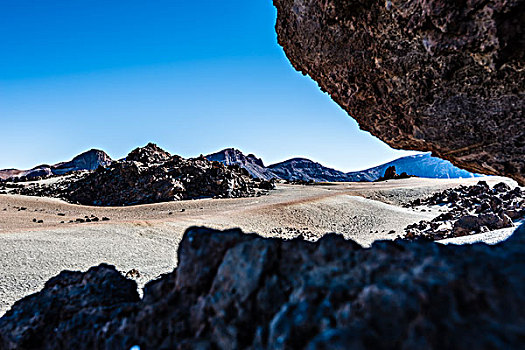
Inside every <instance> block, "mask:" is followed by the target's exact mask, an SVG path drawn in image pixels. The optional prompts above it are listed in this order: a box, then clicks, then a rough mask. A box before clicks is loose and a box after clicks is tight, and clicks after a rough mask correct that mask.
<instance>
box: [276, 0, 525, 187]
mask: <svg viewBox="0 0 525 350" xmlns="http://www.w3.org/2000/svg"><path fill="white" fill-rule="evenodd" d="M274 5H275V6H276V8H277V24H276V30H277V34H278V41H279V43H280V44H281V45H282V47H283V48H284V51H285V53H286V55H287V57H288V58H289V60H290V62H291V63H292V65H293V66H294V67H295V69H297V70H298V71H300V72H302V73H303V74H307V75H309V76H310V77H312V78H313V79H314V80H315V81H316V82H317V83H318V84H319V86H320V87H321V89H322V90H323V91H327V92H328V93H329V94H330V96H331V97H332V99H333V100H334V101H335V102H337V103H338V104H339V105H340V106H341V107H343V108H344V109H345V110H346V111H347V112H348V113H349V114H350V116H352V117H353V118H355V119H356V120H357V121H358V123H359V125H360V127H361V128H362V129H363V130H366V131H369V132H371V133H372V134H373V135H375V136H377V137H379V138H380V139H381V140H383V141H385V142H386V143H388V144H389V145H390V146H392V147H395V148H402V149H414V150H421V151H432V152H433V154H435V155H437V156H439V157H441V158H444V159H448V160H450V161H451V162H452V163H454V164H455V165H457V166H459V167H462V168H464V169H467V170H470V171H473V172H477V173H484V174H498V175H504V176H510V177H512V178H514V179H516V180H517V181H518V182H519V183H520V184H522V185H523V184H525V133H524V130H525V128H524V127H523V125H524V124H525V119H524V110H525V98H524V96H525V89H524V87H525V73H524V72H525V69H524V66H525V62H524V56H525V35H524V34H525V30H524V25H525V1H523V0H491V1H481V0H475V1H447V0H430V1H419V0H388V1H384V0H323V1H321V0H294V1H291V0H274Z"/></svg>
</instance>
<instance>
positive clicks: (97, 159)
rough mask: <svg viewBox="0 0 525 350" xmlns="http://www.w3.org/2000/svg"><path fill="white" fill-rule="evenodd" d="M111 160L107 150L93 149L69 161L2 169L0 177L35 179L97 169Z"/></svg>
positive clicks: (23, 179)
mask: <svg viewBox="0 0 525 350" xmlns="http://www.w3.org/2000/svg"><path fill="white" fill-rule="evenodd" d="M111 162H112V159H111V157H110V156H108V155H107V154H106V152H104V151H101V150H98V149H91V150H89V151H86V152H84V153H81V154H79V155H78V156H76V157H75V158H73V159H72V160H70V161H69V162H62V163H58V164H55V165H39V166H37V167H34V168H33V169H29V170H18V169H4V170H0V179H2V180H20V181H25V180H33V179H36V178H41V177H49V176H53V175H64V174H68V173H72V172H75V171H80V170H95V169H97V168H98V167H99V166H102V167H105V166H108V165H110V164H111Z"/></svg>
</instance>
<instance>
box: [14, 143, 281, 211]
mask: <svg viewBox="0 0 525 350" xmlns="http://www.w3.org/2000/svg"><path fill="white" fill-rule="evenodd" d="M273 187H274V185H273V183H271V182H268V181H263V180H258V181H255V180H254V179H253V178H252V177H251V176H250V175H249V174H248V172H247V171H246V170H245V169H242V168H240V167H239V166H236V165H233V166H226V165H224V164H221V163H219V162H211V161H209V160H207V159H206V158H204V157H199V158H190V159H184V158H182V157H180V156H177V155H171V154H169V153H168V152H166V151H164V150H163V149H161V148H160V147H158V146H157V145H155V144H153V143H149V144H147V145H146V146H144V147H138V148H136V149H134V150H133V151H131V152H130V153H129V154H128V155H127V156H126V158H125V159H124V160H120V161H113V162H112V163H111V165H109V166H107V167H102V166H100V167H98V168H97V169H96V170H95V171H93V172H90V173H85V174H77V176H70V177H66V178H63V179H61V180H59V181H57V182H54V183H51V184H42V185H40V184H29V185H28V186H26V187H23V188H19V189H15V190H14V191H13V192H14V193H18V194H24V195H31V196H47V197H58V198H62V199H65V200H67V201H69V202H72V203H80V204H87V205H99V206H120V205H134V204H144V203H157V202H166V201H173V200H181V199H195V198H234V197H249V196H257V195H261V194H264V193H267V190H269V189H272V188H273Z"/></svg>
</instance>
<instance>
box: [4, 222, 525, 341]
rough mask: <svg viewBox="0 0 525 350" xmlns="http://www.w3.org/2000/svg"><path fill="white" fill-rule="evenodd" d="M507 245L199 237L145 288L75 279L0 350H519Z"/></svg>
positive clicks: (515, 261) (8, 333) (14, 316)
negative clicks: (140, 294)
mask: <svg viewBox="0 0 525 350" xmlns="http://www.w3.org/2000/svg"><path fill="white" fill-rule="evenodd" d="M521 231H522V232H521V233H518V232H517V233H515V234H514V236H513V237H512V238H511V239H510V240H509V241H508V242H505V243H502V244H499V245H497V246H487V245H485V244H475V245H470V246H462V247H457V246H442V245H439V244H435V243H429V242H408V241H396V242H376V243H374V244H373V246H372V247H371V248H370V249H364V248H361V247H360V246H358V245H357V244H356V243H354V242H352V241H345V240H344V239H343V238H342V237H341V236H338V235H334V234H332V235H327V236H325V237H323V238H321V239H320V240H319V241H318V242H315V243H312V242H307V241H302V240H298V239H295V240H291V241H283V240H279V239H265V238H261V237H259V236H256V235H246V234H243V233H242V232H241V231H239V230H231V231H225V232H218V231H214V230H210V229H205V228H191V229H189V230H188V231H187V232H186V233H185V235H184V238H183V240H182V242H181V244H180V247H179V253H178V262H179V266H178V268H177V269H175V271H173V272H172V273H169V274H166V275H163V276H161V277H160V278H159V279H157V280H154V281H152V282H150V283H149V284H148V285H147V286H146V287H145V290H144V298H143V300H141V301H138V297H137V293H136V290H135V289H134V288H135V283H134V282H133V281H130V280H126V279H125V278H124V277H123V276H121V275H119V274H118V273H117V272H116V271H115V270H114V268H111V267H108V266H104V265H102V266H100V267H97V268H92V269H91V270H90V271H88V272H87V273H78V272H77V273H72V272H63V273H62V274H60V275H59V276H58V277H55V278H53V279H52V280H50V281H49V282H48V283H47V284H46V286H45V288H44V289H43V290H42V291H41V292H39V293H37V294H34V295H32V296H29V297H27V298H24V299H22V300H21V301H19V302H17V303H16V304H15V305H14V306H13V308H12V309H11V311H9V312H8V313H7V314H6V315H5V316H4V317H3V318H2V319H0V348H2V349H19V348H30V347H32V348H39V349H72V348H75V349H91V348H105V349H130V348H131V347H132V346H134V345H139V346H140V348H141V349H194V348H199V349H217V348H218V349H241V348H255V349H276V348H277V349H303V348H307V349H327V348H330V349H334V348H337V349H365V348H366V349H429V348H433V349H446V348H449V349H450V348H454V349H489V348H493V349H494V348H499V349H503V348H505V349H519V348H520V347H522V345H523V339H524V337H525V316H524V315H525V309H524V306H523V305H525V276H524V274H523V269H524V268H525V246H524V245H525V230H523V229H522V230H521Z"/></svg>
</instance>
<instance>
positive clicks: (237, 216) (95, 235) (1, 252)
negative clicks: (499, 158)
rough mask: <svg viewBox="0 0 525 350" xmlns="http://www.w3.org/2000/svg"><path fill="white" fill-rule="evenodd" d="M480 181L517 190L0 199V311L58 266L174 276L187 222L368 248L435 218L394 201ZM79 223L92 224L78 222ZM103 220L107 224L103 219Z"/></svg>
mask: <svg viewBox="0 0 525 350" xmlns="http://www.w3.org/2000/svg"><path fill="white" fill-rule="evenodd" d="M480 180H485V181H487V182H488V183H489V184H490V185H494V184H495V183H497V182H501V181H505V182H507V183H509V184H510V185H512V186H515V185H516V183H515V182H514V181H512V180H509V179H505V178H498V177H489V178H483V179H480V178H476V179H455V180H435V179H419V178H411V179H405V180H393V181H386V182H382V183H331V184H318V185H314V186H298V185H278V186H277V189H276V190H274V191H272V192H271V194H270V195H268V196H261V197H255V198H237V199H213V200H211V199H207V200H191V201H178V202H167V203H159V204H149V205H139V206H132V207H105V208H104V207H89V206H80V205H73V204H68V203H66V202H63V201H60V200H57V199H50V198H36V197H26V196H17V195H0V240H1V242H0V247H1V248H0V258H1V260H2V267H3V269H2V270H3V271H2V274H1V275H0V315H1V314H3V313H4V312H5V311H6V310H7V309H8V308H9V307H10V305H12V303H13V302H14V301H16V300H18V299H20V298H21V297H23V296H25V295H27V294H30V293H33V292H36V291H38V290H40V289H41V288H42V287H43V285H44V283H45V281H47V280H48V279H49V278H50V277H52V276H54V275H56V274H58V273H59V272H60V271H62V270H64V269H70V270H85V269H87V268H88V267H90V266H93V265H97V264H99V263H102V262H107V263H110V264H113V265H115V266H116V267H117V268H118V269H119V270H120V271H122V272H124V273H125V272H127V271H129V270H131V269H136V270H138V271H139V272H140V277H138V278H137V280H138V282H139V284H140V285H143V283H145V282H147V281H149V280H151V279H153V278H155V277H157V276H159V275H160V274H162V273H166V272H169V271H171V270H173V268H174V267H175V266H176V264H177V262H176V250H177V246H178V243H179V241H180V239H181V237H182V234H183V233H184V231H185V230H186V229H187V228H188V227H190V226H195V225H197V226H200V225H206V226H208V227H212V228H217V229H226V228H232V227H240V228H241V229H243V230H244V231H245V232H257V233H258V234H260V235H262V236H274V237H282V238H293V237H295V236H297V235H299V234H301V235H302V236H303V237H304V238H305V239H317V238H319V237H320V236H322V235H324V234H325V233H327V232H337V233H340V234H343V235H344V236H345V237H346V238H348V239H353V240H355V241H357V242H358V243H360V244H362V245H364V246H369V245H370V244H371V243H372V242H373V241H375V240H379V239H394V238H396V237H397V235H399V234H401V233H402V232H403V228H404V227H405V226H407V225H408V224H411V223H414V222H417V221H419V220H423V219H431V218H433V217H435V216H437V215H438V214H439V209H437V208H427V209H424V211H423V210H414V209H407V208H403V207H402V206H401V204H403V203H407V202H408V201H410V200H413V199H415V198H418V197H423V196H426V195H429V194H430V193H432V192H434V191H438V190H443V189H444V188H448V187H454V186H457V185H459V184H468V185H471V184H475V183H477V182H478V181H480ZM86 217H87V218H90V220H91V219H93V218H94V217H96V218H98V219H99V221H97V222H84V223H78V222H76V220H77V219H84V220H85V219H86ZM103 217H107V218H109V221H102V220H101V219H102V218H103ZM39 220H42V221H43V222H42V223H39V222H38V221H39ZM35 221H36V222H35ZM70 221H73V222H70ZM62 222H63V223H62Z"/></svg>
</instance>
